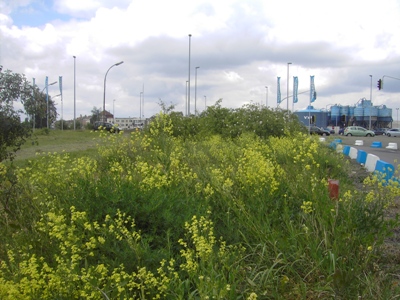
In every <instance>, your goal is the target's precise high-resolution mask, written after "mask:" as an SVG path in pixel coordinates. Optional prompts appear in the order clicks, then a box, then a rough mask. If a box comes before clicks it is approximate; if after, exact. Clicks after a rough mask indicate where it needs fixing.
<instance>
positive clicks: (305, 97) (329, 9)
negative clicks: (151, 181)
mask: <svg viewBox="0 0 400 300" xmlns="http://www.w3.org/2000/svg"><path fill="white" fill-rule="evenodd" d="M189 34H191V37H190V38H189ZM189 45H190V47H189ZM189 49H190V51H189ZM189 53H190V112H191V113H193V112H194V109H195V106H196V108H197V110H198V111H202V110H203V109H204V107H205V105H212V104H214V103H215V102H216V101H217V100H218V99H221V98H222V99H223V100H222V105H223V106H224V107H229V108H237V107H241V106H242V105H244V104H246V103H251V102H252V103H262V104H263V105H266V104H267V102H268V106H270V107H277V77H278V76H279V77H281V93H282V98H285V97H286V95H287V71H288V62H291V63H292V64H291V65H289V94H291V93H292V91H293V76H297V77H298V79H299V92H305V93H304V94H300V95H299V102H298V103H296V104H295V105H294V106H293V104H292V101H289V103H287V102H283V103H281V107H282V108H286V107H287V106H289V108H290V109H292V106H293V107H294V110H299V109H304V108H306V107H307V105H308V104H309V98H310V97H309V93H307V92H306V91H308V90H309V89H310V76H311V75H313V76H315V77H314V82H315V88H316V91H317V100H316V101H315V102H314V103H313V105H314V107H316V108H321V109H325V108H326V107H329V106H330V105H333V104H341V105H355V104H356V103H357V102H358V101H359V100H360V99H361V98H366V99H370V93H371V82H372V102H373V104H374V105H376V106H378V105H386V106H387V107H389V108H392V109H393V118H394V119H395V120H396V108H398V107H400V1H398V0H385V1H371V0H335V1H328V0H326V1H321V0H302V1H298V0H279V1H272V0H248V1H246V0H214V1H209V0H168V1H167V0H113V1H110V0H54V1H50V0H5V1H4V0H3V1H0V65H2V66H3V70H4V69H9V70H12V71H13V72H16V73H23V74H25V76H26V77H27V78H28V80H29V81H31V82H32V80H33V78H35V79H36V84H37V85H38V87H39V88H41V89H42V88H44V86H45V78H46V76H48V77H49V83H51V82H54V81H58V78H59V76H62V78H63V114H64V119H71V118H73V115H74V70H75V73H76V85H75V86H76V115H77V116H79V115H81V114H82V115H85V114H90V112H91V110H92V109H93V107H94V106H95V107H98V108H101V107H102V106H103V91H104V78H105V74H106V72H107V70H108V69H109V68H110V67H111V66H112V65H114V64H116V63H118V62H120V61H123V62H124V63H123V64H121V65H119V66H115V67H113V68H112V69H110V70H109V72H108V75H107V77H106V78H107V80H106V109H107V110H109V111H110V112H113V110H114V111H115V115H116V117H138V116H139V115H140V95H141V94H140V93H141V92H142V91H144V107H143V111H142V114H144V116H145V117H150V116H152V115H154V114H155V113H157V112H159V111H160V106H159V104H158V103H159V102H160V99H161V101H163V102H164V103H166V104H167V105H170V104H173V105H175V107H176V110H179V111H183V112H185V110H186V95H187V93H186V89H187V88H186V86H187V84H186V81H187V80H188V79H189ZM73 56H75V57H76V58H75V59H74V58H73ZM196 67H199V68H198V69H197V72H196V71H195V70H196ZM196 73H197V85H196V83H195V81H196V80H195V79H196ZM370 75H372V80H371V76H370ZM379 78H384V89H383V90H381V91H379V90H378V89H377V87H376V85H377V80H378V79H379ZM196 86H197V89H195V87H196ZM266 87H268V88H266ZM59 93H60V92H59V87H58V85H53V86H50V87H49V94H50V95H51V96H56V95H57V94H59ZM114 99H115V102H114ZM54 100H55V101H56V103H57V104H58V112H59V113H60V114H61V98H60V97H56V98H54Z"/></svg>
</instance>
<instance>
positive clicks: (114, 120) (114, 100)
mask: <svg viewBox="0 0 400 300" xmlns="http://www.w3.org/2000/svg"><path fill="white" fill-rule="evenodd" d="M114 105H115V99H114V100H113V124H115V111H114Z"/></svg>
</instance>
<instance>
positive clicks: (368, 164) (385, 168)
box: [330, 140, 400, 183]
mask: <svg viewBox="0 0 400 300" xmlns="http://www.w3.org/2000/svg"><path fill="white" fill-rule="evenodd" d="M356 142H357V141H356ZM356 144H357V143H356ZM330 147H332V148H334V149H335V150H336V151H337V152H343V154H344V155H346V156H349V157H350V158H351V159H356V161H357V162H358V163H359V164H361V165H364V167H365V168H366V169H367V171H368V172H370V173H376V174H377V175H378V176H379V178H381V179H382V180H384V181H386V183H387V182H388V181H389V180H395V181H397V182H399V183H400V179H399V178H397V177H395V176H394V174H395V168H394V166H393V165H392V164H390V163H388V162H385V161H382V160H380V158H379V157H378V156H376V155H374V154H370V153H367V152H366V151H364V150H358V149H357V148H354V147H350V146H348V145H342V144H340V143H338V142H337V141H336V140H335V141H334V142H332V143H331V144H330ZM371 147H375V148H382V143H381V142H373V143H372V144H371ZM386 148H388V149H395V150H397V143H389V145H388V146H387V147H386Z"/></svg>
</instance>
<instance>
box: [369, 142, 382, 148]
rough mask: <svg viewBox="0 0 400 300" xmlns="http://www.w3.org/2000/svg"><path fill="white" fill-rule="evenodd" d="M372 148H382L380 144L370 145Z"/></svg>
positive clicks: (373, 143)
mask: <svg viewBox="0 0 400 300" xmlns="http://www.w3.org/2000/svg"><path fill="white" fill-rule="evenodd" d="M371 147H372V148H382V142H376V141H375V142H372V144H371Z"/></svg>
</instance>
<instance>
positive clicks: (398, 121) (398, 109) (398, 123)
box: [396, 108, 400, 127]
mask: <svg viewBox="0 0 400 300" xmlns="http://www.w3.org/2000/svg"><path fill="white" fill-rule="evenodd" d="M396 110H397V119H396V120H397V122H396V123H397V125H396V126H397V127H400V126H399V108H396Z"/></svg>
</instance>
